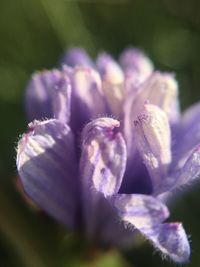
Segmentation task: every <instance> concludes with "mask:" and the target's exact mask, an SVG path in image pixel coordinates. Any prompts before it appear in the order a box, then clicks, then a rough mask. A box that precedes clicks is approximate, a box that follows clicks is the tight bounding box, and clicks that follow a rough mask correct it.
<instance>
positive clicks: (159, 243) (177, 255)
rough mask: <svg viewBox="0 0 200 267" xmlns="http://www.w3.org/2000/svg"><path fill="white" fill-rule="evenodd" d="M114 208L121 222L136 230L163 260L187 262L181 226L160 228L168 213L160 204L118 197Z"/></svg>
mask: <svg viewBox="0 0 200 267" xmlns="http://www.w3.org/2000/svg"><path fill="white" fill-rule="evenodd" d="M114 206H115V207H116V209H117V211H118V214H119V216H120V217H121V219H122V220H123V221H124V222H125V223H128V224H130V225H132V226H133V227H135V228H136V229H138V230H139V231H140V232H141V233H142V234H143V235H144V236H145V237H146V238H147V239H149V240H150V241H151V242H152V244H153V245H154V246H155V248H156V249H158V250H160V251H161V252H162V253H163V254H164V256H168V257H170V258H171V259H172V260H173V261H175V262H178V263H184V262H187V261H188V259H189V255H190V246H189V243H188V240H187V236H186V234H185V231H184V229H183V227H182V224H180V223H165V224H162V221H164V220H165V219H166V218H167V217H168V216H169V211H168V209H167V207H166V206H165V205H164V204H162V203H161V202H160V201H158V200H156V199H155V198H153V197H151V196H146V195H137V194H134V195H118V196H116V198H115V199H114Z"/></svg>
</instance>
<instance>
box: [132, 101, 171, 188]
mask: <svg viewBox="0 0 200 267" xmlns="http://www.w3.org/2000/svg"><path fill="white" fill-rule="evenodd" d="M134 124H135V137H136V143H137V149H138V150H139V152H140V155H141V157H142V159H143V161H144V164H145V165H146V167H147V169H148V172H149V174H150V176H151V179H152V183H153V189H154V192H156V191H157V190H159V187H160V185H161V184H162V181H163V179H164V178H165V177H166V175H167V172H168V166H169V164H170V163H171V134H170V127H169V123H168V119H167V116H166V114H165V113H164V112H163V111H162V110H161V109H160V108H158V107H156V106H154V105H149V104H146V105H145V107H144V112H143V113H142V114H141V115H139V116H138V119H137V120H135V122H134Z"/></svg>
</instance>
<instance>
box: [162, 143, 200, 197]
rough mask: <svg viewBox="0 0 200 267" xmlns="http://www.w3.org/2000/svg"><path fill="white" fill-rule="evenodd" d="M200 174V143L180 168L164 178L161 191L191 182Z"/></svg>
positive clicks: (170, 189)
mask: <svg viewBox="0 0 200 267" xmlns="http://www.w3.org/2000/svg"><path fill="white" fill-rule="evenodd" d="M199 176H200V144H199V145H198V146H197V147H196V148H194V149H193V151H192V152H191V153H190V154H189V156H188V158H187V159H186V160H184V161H183V162H181V166H180V167H179V169H177V170H175V171H172V172H171V173H169V176H168V177H167V178H166V179H164V181H163V184H162V186H161V187H160V192H159V193H161V192H167V191H172V190H175V189H177V188H178V187H180V186H182V185H186V184H190V183H191V182H193V181H194V180H195V179H196V178H198V177H199Z"/></svg>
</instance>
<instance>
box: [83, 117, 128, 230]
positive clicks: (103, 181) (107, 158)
mask: <svg viewBox="0 0 200 267" xmlns="http://www.w3.org/2000/svg"><path fill="white" fill-rule="evenodd" d="M118 127H119V122H118V121H116V120H114V119H111V118H100V119H97V120H94V121H92V122H91V123H89V124H87V125H86V127H85V128H84V130H83V133H82V155H81V162H80V174H81V181H82V185H83V198H84V201H83V203H84V204H85V206H84V214H85V220H86V225H87V228H88V232H89V233H90V234H93V232H94V227H95V225H96V221H97V218H98V216H97V215H96V214H97V213H99V210H98V205H99V203H100V202H101V201H102V200H101V198H103V197H106V198H109V197H111V196H112V195H113V194H116V193H117V192H118V190H119V188H120V185H121V182H122V178H123V175H124V171H125V166H126V145H125V142H124V140H123V137H122V135H121V134H120V133H116V132H115V130H116V128H118Z"/></svg>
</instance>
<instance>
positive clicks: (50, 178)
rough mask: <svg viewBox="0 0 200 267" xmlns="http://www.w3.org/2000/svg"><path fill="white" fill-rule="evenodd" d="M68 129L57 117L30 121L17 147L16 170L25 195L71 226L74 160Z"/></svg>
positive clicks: (75, 201) (74, 180) (74, 211)
mask: <svg viewBox="0 0 200 267" xmlns="http://www.w3.org/2000/svg"><path fill="white" fill-rule="evenodd" d="M73 143H74V140H73V135H72V133H71V131H70V128H69V127H68V126H67V125H64V124H62V123H61V122H60V121H58V120H54V119H51V120H47V121H42V122H39V121H34V122H33V123H31V124H30V125H29V132H28V133H27V134H24V135H23V137H22V138H21V140H20V141H19V144H18V149H17V169H18V172H19V176H20V178H21V181H22V184H23V187H24V190H25V192H26V193H27V194H28V196H29V197H30V198H31V199H32V200H33V201H34V202H35V203H37V204H38V205H39V206H40V207H41V208H42V209H44V210H45V211H46V212H47V213H48V214H50V215H51V216H52V217H54V218H56V219H57V220H58V221H60V222H61V223H63V224H66V225H67V226H69V227H74V223H75V222H74V219H75V213H76V209H77V206H76V205H77V196H76V195H75V194H77V187H78V186H77V184H78V178H77V163H76V157H75V153H74V145H73Z"/></svg>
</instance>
